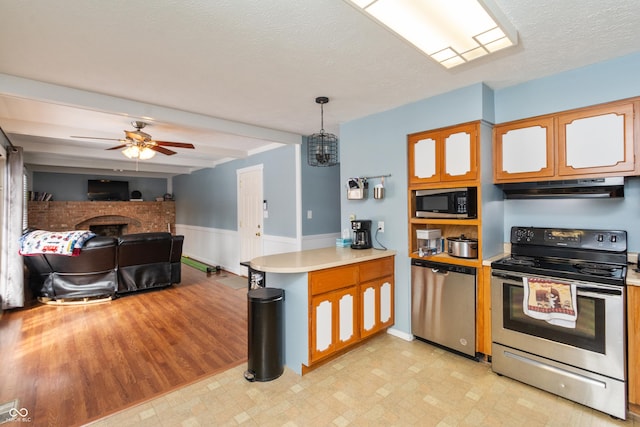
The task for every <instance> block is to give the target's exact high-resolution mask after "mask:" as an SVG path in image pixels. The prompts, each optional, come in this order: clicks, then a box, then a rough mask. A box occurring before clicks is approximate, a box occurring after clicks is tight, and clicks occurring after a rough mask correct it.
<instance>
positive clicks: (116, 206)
mask: <svg viewBox="0 0 640 427" xmlns="http://www.w3.org/2000/svg"><path fill="white" fill-rule="evenodd" d="M28 223H29V227H32V228H39V229H41V230H49V231H67V230H92V231H94V233H96V234H101V235H109V236H114V235H120V234H132V233H145V232H151V231H170V232H171V233H172V234H175V225H176V209H175V202H173V201H166V202H164V201H163V202H98V201H95V202H51V201H50V202H29V221H28Z"/></svg>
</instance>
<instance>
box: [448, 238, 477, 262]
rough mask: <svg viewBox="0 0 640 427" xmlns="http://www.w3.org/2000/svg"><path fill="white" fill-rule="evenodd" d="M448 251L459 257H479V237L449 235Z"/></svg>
mask: <svg viewBox="0 0 640 427" xmlns="http://www.w3.org/2000/svg"><path fill="white" fill-rule="evenodd" d="M447 252H448V253H449V255H451V256H454V257H457V258H478V239H473V238H470V237H465V235H464V234H461V235H460V236H456V237H447Z"/></svg>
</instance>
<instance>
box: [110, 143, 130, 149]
mask: <svg viewBox="0 0 640 427" xmlns="http://www.w3.org/2000/svg"><path fill="white" fill-rule="evenodd" d="M127 145H128V144H122V145H116V146H115V147H111V148H107V150H117V149H118V148H124V147H126V146H127Z"/></svg>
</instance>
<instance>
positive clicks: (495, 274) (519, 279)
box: [491, 271, 522, 283]
mask: <svg viewBox="0 0 640 427" xmlns="http://www.w3.org/2000/svg"><path fill="white" fill-rule="evenodd" d="M491 275H492V276H493V277H499V278H501V279H505V280H513V281H515V282H520V283H522V277H520V276H513V275H511V274H507V273H498V272H495V271H494V272H492V273H491Z"/></svg>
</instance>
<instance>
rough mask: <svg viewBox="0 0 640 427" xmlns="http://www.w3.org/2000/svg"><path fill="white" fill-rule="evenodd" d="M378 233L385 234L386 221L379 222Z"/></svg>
mask: <svg viewBox="0 0 640 427" xmlns="http://www.w3.org/2000/svg"><path fill="white" fill-rule="evenodd" d="M378 231H379V232H381V233H384V221H378Z"/></svg>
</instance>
